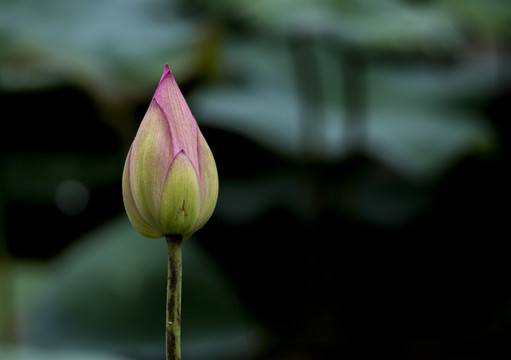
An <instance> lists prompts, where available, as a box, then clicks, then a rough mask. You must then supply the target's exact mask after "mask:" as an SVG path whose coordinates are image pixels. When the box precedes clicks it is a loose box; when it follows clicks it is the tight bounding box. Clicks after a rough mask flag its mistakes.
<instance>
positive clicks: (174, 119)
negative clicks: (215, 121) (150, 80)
mask: <svg viewBox="0 0 511 360" xmlns="http://www.w3.org/2000/svg"><path fill="white" fill-rule="evenodd" d="M154 99H155V100H156V102H157V103H158V104H159V105H160V107H161V109H162V110H163V112H164V114H165V116H166V119H167V122H168V124H169V128H170V136H171V139H172V140H171V144H172V157H174V156H176V155H177V154H178V153H179V152H180V151H182V150H183V151H184V152H185V153H186V155H187V156H188V157H189V158H190V161H191V162H192V164H193V166H194V167H195V169H196V170H197V171H198V169H199V158H198V154H197V141H198V126H197V122H196V121H195V119H194V117H193V115H192V112H191V111H190V108H189V107H188V104H187V103H186V100H185V98H184V97H183V94H182V93H181V90H179V87H178V85H177V83H176V80H175V79H174V76H172V72H171V71H170V69H169V67H168V65H167V66H165V70H164V72H163V75H162V77H161V80H160V83H159V85H158V88H157V89H156V92H155V93H154Z"/></svg>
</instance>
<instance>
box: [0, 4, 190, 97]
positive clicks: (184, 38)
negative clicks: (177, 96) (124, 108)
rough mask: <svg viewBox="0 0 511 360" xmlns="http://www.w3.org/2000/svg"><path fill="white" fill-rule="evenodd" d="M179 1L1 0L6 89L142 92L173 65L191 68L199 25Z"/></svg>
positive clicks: (2, 84)
mask: <svg viewBox="0 0 511 360" xmlns="http://www.w3.org/2000/svg"><path fill="white" fill-rule="evenodd" d="M176 9H177V8H176V2H175V1H163V0H149V1H147V0H131V1H124V0H106V1H80V0H70V1H68V0H49V1H45V2H40V1H37V0H35V1H34V0H20V1H3V2H0V24H1V25H0V65H1V70H2V71H1V78H0V88H4V89H27V88H34V87H40V86H47V85H52V84H54V83H61V82H65V83H75V84H77V85H79V86H81V87H84V88H86V89H88V90H89V91H92V92H93V93H95V94H96V95H103V96H105V95H106V96H109V97H111V96H118V95H119V94H122V95H127V94H139V93H140V92H141V91H142V92H143V91H144V90H145V89H146V87H148V86H154V74H155V73H156V74H159V73H160V72H161V70H162V69H163V65H164V63H165V62H170V63H171V64H172V68H173V69H179V72H180V73H186V69H189V68H190V66H192V63H191V61H190V59H193V58H194V57H193V56H192V54H193V53H194V51H196V45H197V42H198V41H199V34H200V32H199V31H198V28H197V25H196V24H195V23H194V22H192V21H190V20H187V19H184V18H183V17H180V16H179V12H178V11H177V10H176Z"/></svg>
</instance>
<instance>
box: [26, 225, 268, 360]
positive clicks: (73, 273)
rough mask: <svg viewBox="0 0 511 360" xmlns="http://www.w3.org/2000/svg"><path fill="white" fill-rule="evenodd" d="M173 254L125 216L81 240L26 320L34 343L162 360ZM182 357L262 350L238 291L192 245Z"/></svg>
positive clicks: (187, 252)
mask: <svg viewBox="0 0 511 360" xmlns="http://www.w3.org/2000/svg"><path fill="white" fill-rule="evenodd" d="M166 252H167V249H166V245H165V241H164V239H160V240H148V239H145V238H142V237H141V236H140V235H138V233H136V231H135V230H134V229H133V228H132V227H131V225H130V224H129V222H128V221H127V220H126V219H125V218H124V217H123V218H122V219H118V220H115V221H113V222H111V223H110V224H108V225H106V226H104V227H103V228H102V229H99V230H97V231H95V232H94V233H92V234H90V236H87V237H86V238H85V239H83V240H82V241H81V242H80V243H79V244H78V245H77V246H75V247H74V248H72V249H69V251H68V252H67V253H66V254H64V256H63V257H62V258H61V259H60V260H59V261H58V262H57V263H56V264H55V267H54V269H53V270H54V271H53V272H52V274H51V277H50V278H49V281H50V283H49V285H48V287H47V288H46V289H45V290H44V292H43V293H41V297H40V298H39V299H37V301H36V304H35V306H34V308H33V311H32V312H31V313H30V316H29V317H28V318H27V324H30V326H27V329H28V332H29V333H28V339H29V341H30V343H33V344H38V345H44V346H52V347H55V346H56V347H70V346H72V347H77V348H81V349H95V350H105V351H114V352H116V353H120V354H126V355H130V356H134V357H144V358H155V359H156V358H161V357H163V354H164V349H165V340H164V337H165V331H164V329H165V324H164V322H165V298H166V279H167V274H166V271H167V265H166V261H167V253H166ZM182 306H183V308H182V314H183V330H182V331H183V339H182V344H183V353H184V356H186V357H187V358H190V359H206V358H207V359H213V358H215V359H222V358H225V357H227V356H230V357H231V358H232V357H237V356H238V355H240V352H241V355H244V354H245V353H246V351H247V346H251V347H255V346H257V345H258V336H259V332H258V331H257V328H256V327H254V325H253V322H251V321H249V320H248V317H247V314H246V311H245V310H244V309H243V306H242V305H241V303H240V299H239V298H237V297H236V295H235V290H234V288H233V287H232V285H231V284H230V282H229V281H228V279H226V278H225V276H224V275H223V274H222V273H221V271H220V270H219V269H218V268H217V266H216V265H215V264H214V262H213V261H212V260H211V259H209V258H208V256H207V255H206V254H205V253H204V252H202V251H201V249H200V247H199V246H198V245H197V244H196V243H195V242H194V240H193V239H192V240H190V241H187V242H186V243H185V244H184V251H183V305H182Z"/></svg>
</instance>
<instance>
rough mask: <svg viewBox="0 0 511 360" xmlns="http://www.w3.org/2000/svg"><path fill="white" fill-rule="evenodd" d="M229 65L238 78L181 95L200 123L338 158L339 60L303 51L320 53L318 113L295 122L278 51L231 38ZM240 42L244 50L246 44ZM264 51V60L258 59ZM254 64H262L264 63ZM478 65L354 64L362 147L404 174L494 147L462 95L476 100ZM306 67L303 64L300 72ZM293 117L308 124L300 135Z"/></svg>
mask: <svg viewBox="0 0 511 360" xmlns="http://www.w3.org/2000/svg"><path fill="white" fill-rule="evenodd" d="M232 46H233V47H235V48H236V49H238V47H239V48H241V49H242V50H237V51H232V52H231V56H232V58H233V60H232V63H233V68H234V69H236V71H238V72H239V74H240V75H239V77H240V78H241V79H243V81H239V82H237V83H233V84H232V85H229V84H218V85H210V86H207V87H203V88H201V89H199V90H197V91H196V92H195V93H193V94H192V97H191V101H192V103H193V105H194V109H195V113H196V115H197V118H198V119H199V121H200V122H201V124H207V125H209V126H214V127H219V128H222V129H227V130H229V131H233V132H237V133H240V134H242V135H243V136H245V137H247V138H249V139H251V140H253V141H255V142H257V143H260V144H262V145H264V146H266V147H268V148H270V149H272V150H275V151H277V152H281V153H284V154H286V155H289V156H291V157H300V156H303V155H304V153H303V151H304V143H305V141H307V143H308V144H312V145H313V149H314V154H315V155H316V156H319V157H321V158H324V159H332V158H334V159H335V158H337V159H340V158H343V157H345V156H347V155H348V153H347V151H349V148H348V147H347V146H346V145H347V144H346V143H347V141H349V140H350V138H349V137H350V136H351V134H350V133H348V132H347V128H346V123H347V119H346V116H347V115H346V112H345V108H346V105H347V104H346V103H345V101H346V100H345V99H346V97H345V95H346V94H344V91H343V89H341V88H340V85H339V83H340V79H342V77H341V74H340V70H341V66H340V64H339V62H340V58H336V57H334V56H332V55H328V54H327V55H325V50H324V49H323V50H322V49H318V48H311V49H312V50H311V51H315V52H317V54H316V55H317V56H318V58H319V59H320V63H319V66H318V67H319V69H318V70H319V73H320V76H321V78H320V79H318V81H319V82H320V84H321V86H322V90H323V91H322V92H323V94H324V101H323V103H322V104H314V103H310V104H308V105H307V106H323V108H322V110H321V116H322V118H317V119H316V118H315V119H302V118H301V115H300V111H301V109H302V105H303V104H301V103H300V102H304V101H308V100H309V99H300V98H299V96H298V90H297V89H296V86H295V87H293V68H292V64H291V61H290V56H289V54H287V57H286V53H285V48H282V47H280V48H279V47H278V46H275V45H261V44H259V43H252V44H250V43H248V44H247V43H245V44H243V45H242V46H240V45H238V44H237V43H234V44H233V45H232ZM248 48H250V50H248ZM269 57H271V58H272V61H269V60H267V59H268V58H269ZM262 64H271V65H272V66H271V67H265V66H264V65H262ZM487 65H488V63H487V62H485V61H481V60H480V59H475V60H473V61H470V59H468V60H467V61H464V62H461V63H460V64H458V65H456V66H453V67H451V68H449V69H445V68H444V69H440V68H437V67H435V66H429V65H415V66H413V65H410V66H407V67H403V66H401V67H392V66H372V67H368V68H367V69H364V68H363V69H361V70H360V71H362V79H364V80H363V81H366V82H367V85H366V86H367V94H364V95H367V97H368V104H367V108H366V109H365V111H366V113H364V114H361V115H362V117H364V118H365V120H366V122H363V123H362V126H364V129H363V131H364V133H365V137H366V139H365V140H366V144H365V145H366V150H367V151H368V153H369V154H370V155H371V156H372V157H373V158H375V159H379V160H380V161H383V162H384V163H386V164H387V165H388V166H390V167H391V168H393V169H394V170H395V171H398V172H399V173H401V174H403V175H404V176H406V177H410V178H425V177H435V176H438V175H439V174H440V173H441V172H442V171H443V170H445V169H446V168H447V167H449V166H450V165H451V164H452V163H453V161H455V160H457V159H459V158H460V157H461V156H464V155H466V154H469V153H473V152H486V151H490V150H492V149H493V147H494V146H495V134H494V132H493V129H492V128H491V127H490V126H489V125H488V124H487V123H486V122H485V119H484V118H482V117H481V116H479V115H477V113H474V112H473V111H472V110H471V109H466V108H465V107H463V106H461V105H459V103H460V102H461V101H463V100H466V99H470V98H473V97H477V96H479V97H481V96H483V95H484V94H486V93H487V92H489V91H491V89H492V88H493V86H494V85H495V84H494V82H493V77H492V76H491V75H492V72H491V71H492V69H491V67H489V66H487ZM304 71H307V70H304ZM303 121H309V122H310V123H311V124H312V125H308V127H309V128H310V127H311V126H313V127H315V132H314V133H307V134H305V133H304V131H303V126H304V123H303Z"/></svg>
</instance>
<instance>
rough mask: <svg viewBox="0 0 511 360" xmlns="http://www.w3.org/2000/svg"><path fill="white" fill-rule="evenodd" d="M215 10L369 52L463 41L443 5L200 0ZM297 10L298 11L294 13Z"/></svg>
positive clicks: (377, 0) (445, 47)
mask: <svg viewBox="0 0 511 360" xmlns="http://www.w3.org/2000/svg"><path fill="white" fill-rule="evenodd" d="M198 2H199V3H200V4H201V5H202V6H203V7H205V8H209V9H210V11H212V12H215V13H220V14H222V15H224V16H225V17H228V18H238V19H239V20H242V21H243V22H244V23H248V24H249V25H251V26H252V27H254V28H255V29H256V32H260V31H261V30H262V31H266V32H267V33H271V34H272V35H274V34H275V33H277V34H280V35H281V36H283V37H289V36H306V37H327V38H329V39H332V40H334V41H337V42H341V43H344V44H349V45H353V46H357V47H362V48H364V49H366V50H385V51H386V50H392V51H396V50H397V51H405V52H408V51H417V50H418V51H421V52H425V53H428V54H429V53H431V52H438V51H441V52H445V51H451V50H452V49H453V47H458V46H459V45H460V44H461V43H462V41H463V39H462V36H461V32H460V28H459V27H458V25H457V23H456V21H455V19H454V18H453V17H452V16H451V15H450V14H449V13H448V12H446V11H444V10H443V9H442V8H440V7H438V6H433V5H431V6H428V5H423V6H414V5H410V4H407V3H406V2H404V1H396V0H383V1H382V0H365V1H350V0H344V1H342V0H341V1H332V0H298V1H295V0H260V1H251V0H241V1H240V0H237V1H236V0H219V1H214V2H210V1H203V0H202V1H198ZM290 9H292V11H290Z"/></svg>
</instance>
